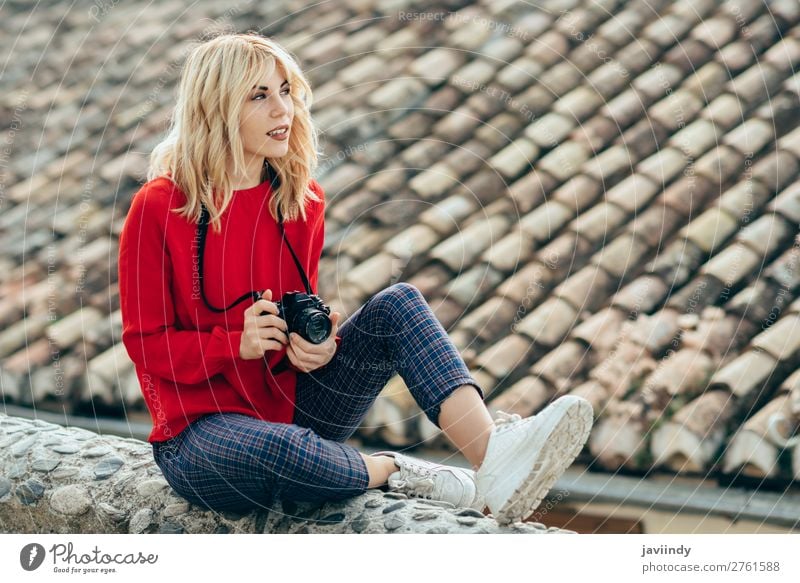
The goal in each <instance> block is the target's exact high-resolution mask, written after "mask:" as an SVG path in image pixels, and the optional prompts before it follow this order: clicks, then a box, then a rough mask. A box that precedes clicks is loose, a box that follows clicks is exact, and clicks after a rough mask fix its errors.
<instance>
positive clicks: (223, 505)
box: [153, 282, 485, 511]
mask: <svg viewBox="0 0 800 583" xmlns="http://www.w3.org/2000/svg"><path fill="white" fill-rule="evenodd" d="M338 333H339V336H341V338H342V342H341V346H340V347H339V350H338V351H337V353H336V355H335V356H334V357H333V359H332V360H331V361H330V362H329V363H328V364H326V365H325V366H323V367H322V368H319V369H317V370H314V371H312V372H310V373H298V375H297V391H296V398H295V415H294V419H293V423H291V424H288V423H271V422H267V421H262V420H260V419H257V418H255V417H251V416H248V415H243V414H240V413H215V414H211V415H206V416H204V417H201V418H199V419H197V420H195V421H194V422H193V423H191V424H190V425H189V426H188V427H187V428H186V429H185V430H183V431H182V432H181V433H180V434H179V435H177V436H175V437H174V438H172V439H170V440H168V441H164V442H155V443H153V453H154V457H155V460H156V463H157V464H158V466H159V467H160V468H161V470H162V472H163V474H164V477H165V478H166V480H167V482H169V484H170V485H171V486H172V488H173V489H174V490H175V491H176V492H177V493H178V494H180V495H181V496H183V497H184V498H186V499H187V500H189V501H190V502H193V503H195V504H198V505H200V506H203V507H206V508H210V509H214V510H244V511H246V510H248V509H252V508H254V507H266V506H269V505H271V504H272V503H273V501H274V499H275V498H279V499H281V500H294V501H308V502H320V501H326V500H342V499H346V498H349V497H352V496H356V495H358V494H363V493H364V492H365V491H366V490H367V487H368V484H369V474H368V473H367V467H366V464H365V463H364V460H363V459H362V457H361V455H360V454H359V453H358V451H357V450H356V449H355V448H354V447H353V446H351V445H349V444H346V443H343V442H344V441H345V440H347V439H348V438H350V437H351V436H352V435H353V433H354V432H355V430H356V429H357V428H358V427H359V425H360V424H361V422H362V421H363V419H364V417H365V416H366V414H367V412H368V410H369V408H370V407H371V406H372V404H373V403H374V401H375V399H376V397H377V396H378V394H379V393H380V392H381V390H382V389H383V387H384V386H385V385H386V383H387V381H388V380H389V379H390V378H391V377H392V376H393V375H394V374H399V375H400V376H401V377H402V378H403V380H404V381H405V382H406V385H407V386H408V388H409V391H410V392H411V394H412V395H413V397H414V399H415V400H416V402H417V403H418V404H419V406H420V408H421V409H422V410H423V412H424V413H425V415H426V416H427V417H428V418H429V419H430V420H431V421H432V422H433V423H434V424H436V425H437V426H439V421H438V418H439V411H440V407H441V403H442V402H443V401H444V400H445V399H446V398H447V397H448V396H449V395H450V393H452V392H453V391H454V390H455V389H456V388H458V387H459V386H461V385H465V384H470V385H473V386H474V387H475V389H476V390H477V391H478V393H479V395H480V396H481V398H482V399H483V398H484V397H485V395H484V392H483V390H482V389H481V388H480V386H479V385H478V383H477V381H476V380H475V379H474V378H473V377H472V376H471V375H470V373H469V370H468V369H467V367H466V365H465V364H464V361H463V360H462V358H461V355H460V354H459V352H458V350H457V349H456V348H455V346H454V345H453V343H452V342H451V340H450V338H449V337H448V336H447V332H446V331H445V330H444V328H443V327H442V325H441V323H440V322H439V321H438V320H437V319H436V316H435V315H434V314H433V312H432V311H431V309H430V306H429V305H428V303H427V302H426V300H425V298H424V296H423V295H422V294H421V293H420V291H419V290H418V289H417V288H416V287H414V286H413V285H411V284H408V283H404V282H401V283H396V284H394V285H391V286H390V287H388V288H385V289H383V290H381V291H380V292H378V293H376V294H375V295H373V296H372V297H371V298H370V299H369V300H367V302H366V303H365V304H364V305H363V306H361V307H360V308H359V309H358V310H357V311H356V312H355V313H354V314H353V315H352V316H351V317H350V318H348V319H347V320H346V321H345V322H344V323H342V324H341V325H340V326H339V332H338Z"/></svg>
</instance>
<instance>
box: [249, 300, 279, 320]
mask: <svg viewBox="0 0 800 583" xmlns="http://www.w3.org/2000/svg"><path fill="white" fill-rule="evenodd" d="M248 309H249V310H252V311H253V313H254V314H255V315H256V316H259V317H260V316H261V315H262V314H263V313H264V312H267V313H269V314H274V315H276V316H277V315H278V306H277V305H275V302H270V301H268V300H264V299H261V300H258V301H257V302H254V303H253V305H252V306H250V308H248Z"/></svg>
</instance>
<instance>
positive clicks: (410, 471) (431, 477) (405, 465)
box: [370, 451, 486, 512]
mask: <svg viewBox="0 0 800 583" xmlns="http://www.w3.org/2000/svg"><path fill="white" fill-rule="evenodd" d="M370 455H373V456H378V455H385V456H389V457H393V458H394V463H395V465H396V466H397V467H398V468H399V470H398V471H396V472H394V473H392V474H391V475H390V476H389V480H388V485H389V490H390V491H395V492H402V493H404V494H406V495H407V496H409V497H414V498H425V499H428V500H442V501H445V502H450V503H451V504H453V505H454V506H456V507H457V508H472V509H474V510H477V511H478V512H483V509H484V508H485V507H486V501H485V500H484V499H483V497H482V496H480V495H479V493H478V487H477V485H476V483H475V472H474V471H473V470H468V469H465V468H457V467H455V466H447V465H444V464H437V463H434V462H429V461H426V460H421V459H418V458H413V457H411V456H407V455H405V454H402V453H398V452H395V451H378V452H375V453H373V454H370Z"/></svg>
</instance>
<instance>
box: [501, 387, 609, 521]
mask: <svg viewBox="0 0 800 583" xmlns="http://www.w3.org/2000/svg"><path fill="white" fill-rule="evenodd" d="M549 407H553V408H555V409H556V410H560V415H559V414H557V413H551V415H553V417H554V420H555V421H554V423H553V425H552V426H551V428H550V430H549V431H548V432H547V433H546V434H545V436H544V445H543V446H542V449H541V450H540V451H539V453H538V455H537V456H536V458H535V460H534V462H533V464H532V466H531V471H530V472H529V473H528V475H527V477H526V478H525V479H524V480H523V481H522V484H521V485H520V486H519V487H518V488H517V489H516V490H515V491H514V493H513V494H512V495H511V496H510V497H509V498H508V500H507V501H506V502H505V503H504V504H503V506H502V507H501V508H500V510H499V511H498V512H497V513H496V515H495V520H496V521H497V522H498V523H499V524H503V525H505V524H510V523H513V522H519V521H521V520H523V519H524V518H527V517H528V516H530V515H531V514H532V513H533V511H534V510H536V508H537V507H538V506H539V504H540V503H541V501H542V499H543V498H544V497H545V495H546V494H547V492H549V491H550V489H551V488H552V487H553V485H554V484H555V483H556V480H558V478H559V477H561V474H563V473H564V471H565V470H566V469H567V468H568V467H569V466H570V465H571V464H572V462H573V461H575V458H576V457H578V454H579V453H580V452H581V450H582V449H583V446H584V444H585V443H586V440H587V439H589V433H590V432H591V430H592V423H593V420H594V413H593V411H592V406H591V405H590V404H589V402H588V401H586V400H585V399H582V398H579V397H574V396H571V395H567V396H565V397H561V398H560V399H558V400H557V401H555V402H554V403H552V404H551V405H549ZM544 460H549V463H547V465H546V466H545V467H544V468H543V467H542V466H543V464H544Z"/></svg>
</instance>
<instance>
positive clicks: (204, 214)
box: [197, 164, 313, 313]
mask: <svg viewBox="0 0 800 583" xmlns="http://www.w3.org/2000/svg"><path fill="white" fill-rule="evenodd" d="M265 165H266V167H267V172H268V174H269V176H270V182H271V184H272V187H273V192H274V189H275V188H277V186H276V185H277V184H280V178H279V177H278V175H277V173H276V172H275V171H274V170H273V168H272V167H271V166H270V165H269V164H265ZM200 206H201V214H200V222H199V223H198V225H197V238H198V239H199V241H200V251H199V257H198V263H199V274H198V279H199V280H200V281H199V284H200V296H201V297H202V298H203V302H204V303H205V305H206V307H207V308H208V309H209V310H211V311H212V312H217V313H220V312H226V311H228V310H230V309H231V308H233V307H234V306H236V305H237V304H240V303H241V302H243V301H245V300H247V299H252V300H253V301H254V302H255V301H258V300H260V299H261V294H262V293H263V292H260V291H257V290H253V291H249V292H247V293H246V294H244V295H242V296H241V297H239V298H237V299H236V300H235V301H234V302H233V303H232V304H231V305H230V306H228V307H227V308H216V307H214V306H212V305H211V303H210V302H209V301H208V298H206V292H205V287H204V286H203V254H204V251H205V245H206V234H207V233H208V225H209V222H210V214H209V212H208V209H207V208H206V206H205V205H204V204H203V203H202V202H201V203H200ZM278 228H279V229H280V231H281V240H282V241H285V242H286V246H287V247H289V252H290V253H291V254H292V259H294V264H295V265H296V266H297V271H298V272H299V273H300V277H301V278H302V280H303V285H304V286H305V288H306V293H307V294H309V295H311V294H312V293H313V292H312V291H311V285H310V284H309V282H308V278H307V277H306V272H305V270H304V269H303V265H302V264H301V263H300V260H299V259H298V258H297V255H295V252H294V249H292V245H291V244H290V243H289V239H288V238H287V237H286V231H285V230H284V228H283V213H281V210H280V208H278Z"/></svg>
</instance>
